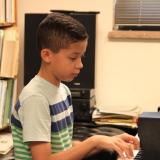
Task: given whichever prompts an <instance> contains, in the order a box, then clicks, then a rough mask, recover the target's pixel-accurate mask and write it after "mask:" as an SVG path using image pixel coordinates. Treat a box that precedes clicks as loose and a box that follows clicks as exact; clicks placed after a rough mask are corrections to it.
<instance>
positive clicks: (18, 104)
mask: <svg viewBox="0 0 160 160" xmlns="http://www.w3.org/2000/svg"><path fill="white" fill-rule="evenodd" d="M14 107H15V110H16V111H17V112H18V110H19V108H20V107H21V105H20V101H19V100H18V101H17V103H16V105H15V106H14Z"/></svg>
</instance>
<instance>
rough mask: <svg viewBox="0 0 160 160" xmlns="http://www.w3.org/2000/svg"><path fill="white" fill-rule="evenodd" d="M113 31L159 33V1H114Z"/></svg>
mask: <svg viewBox="0 0 160 160" xmlns="http://www.w3.org/2000/svg"><path fill="white" fill-rule="evenodd" d="M114 21H115V23H114V29H116V30H150V31H160V0H115V17H114Z"/></svg>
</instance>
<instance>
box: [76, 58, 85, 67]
mask: <svg viewBox="0 0 160 160" xmlns="http://www.w3.org/2000/svg"><path fill="white" fill-rule="evenodd" d="M76 68H79V69H82V68H83V63H82V60H79V61H78V62H77V64H76Z"/></svg>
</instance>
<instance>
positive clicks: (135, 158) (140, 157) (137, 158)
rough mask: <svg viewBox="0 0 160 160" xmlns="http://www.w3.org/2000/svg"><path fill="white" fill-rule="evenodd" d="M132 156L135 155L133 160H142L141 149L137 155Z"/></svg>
mask: <svg viewBox="0 0 160 160" xmlns="http://www.w3.org/2000/svg"><path fill="white" fill-rule="evenodd" d="M134 155H135V157H134V160H143V159H142V150H141V149H140V150H139V151H138V152H137V154H135V153H134Z"/></svg>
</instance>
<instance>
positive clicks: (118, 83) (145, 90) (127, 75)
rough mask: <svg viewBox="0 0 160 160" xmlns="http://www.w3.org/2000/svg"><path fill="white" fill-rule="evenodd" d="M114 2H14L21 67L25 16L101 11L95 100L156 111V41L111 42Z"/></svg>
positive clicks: (159, 73) (159, 72)
mask: <svg viewBox="0 0 160 160" xmlns="http://www.w3.org/2000/svg"><path fill="white" fill-rule="evenodd" d="M113 3H114V1H113V0H107V1H106V0H101V1H100V0H94V1H93V0H86V1H84V0H81V1H80V0H79V1H78V0H76V1H75V0H67V1H66V0H45V1H44V0H38V1H37V0H35V1H33V0H27V1H26V0H17V10H18V16H17V23H18V26H19V29H20V33H21V35H20V37H21V41H20V50H21V53H20V54H21V59H20V61H21V62H20V66H23V58H22V57H23V47H24V45H23V43H24V42H23V40H24V14H25V13H29V12H38V13H40V12H46V13H48V12H49V10H50V9H62V10H77V11H100V14H99V15H98V16H97V32H96V37H97V42H96V78H95V79H96V101H97V106H98V107H99V108H103V109H107V107H108V106H113V107H117V108H119V107H120V106H135V105H138V106H140V107H142V109H143V110H145V111H155V110H157V106H159V105H160V44H159V42H156V41H110V40H108V37H107V34H108V32H109V31H111V30H112V26H113ZM19 73H20V74H19V79H20V81H19V82H20V83H19V91H20V90H21V88H22V86H23V83H22V82H23V67H20V72H19Z"/></svg>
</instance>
